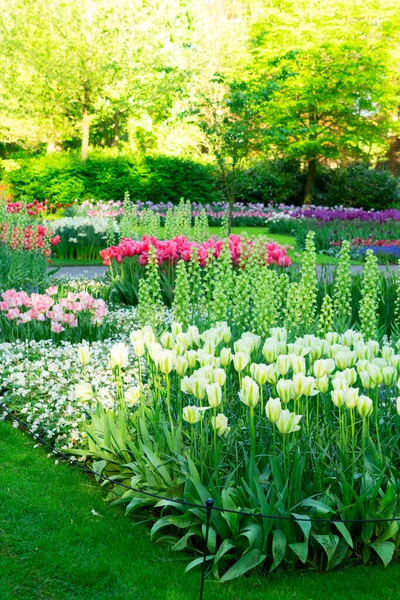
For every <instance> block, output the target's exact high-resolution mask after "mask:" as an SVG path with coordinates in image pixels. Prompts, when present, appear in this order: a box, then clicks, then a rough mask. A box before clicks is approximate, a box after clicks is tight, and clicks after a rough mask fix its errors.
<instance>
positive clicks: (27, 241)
mask: <svg viewBox="0 0 400 600" xmlns="http://www.w3.org/2000/svg"><path fill="white" fill-rule="evenodd" d="M60 240H61V238H60V236H59V235H56V236H55V237H53V238H52V237H51V236H50V233H49V231H48V230H47V229H46V227H45V226H44V225H28V226H27V227H10V226H9V224H8V223H0V243H2V242H3V243H6V244H8V245H9V246H10V248H12V249H13V250H29V251H31V250H40V251H41V253H42V254H43V256H50V255H51V246H57V244H59V243H60Z"/></svg>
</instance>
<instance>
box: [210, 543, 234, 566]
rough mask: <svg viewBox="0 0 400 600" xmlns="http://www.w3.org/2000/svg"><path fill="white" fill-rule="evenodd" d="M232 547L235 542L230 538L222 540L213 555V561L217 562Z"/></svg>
mask: <svg viewBox="0 0 400 600" xmlns="http://www.w3.org/2000/svg"><path fill="white" fill-rule="evenodd" d="M232 548H235V544H234V543H233V542H232V541H231V540H224V541H223V542H222V544H221V545H220V547H219V549H218V552H217V554H216V555H215V560H214V563H217V562H218V561H219V560H220V559H221V558H222V557H223V556H224V554H226V553H227V552H229V550H232Z"/></svg>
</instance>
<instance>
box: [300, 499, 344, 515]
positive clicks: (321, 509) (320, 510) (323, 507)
mask: <svg viewBox="0 0 400 600" xmlns="http://www.w3.org/2000/svg"><path fill="white" fill-rule="evenodd" d="M299 506H309V507H310V508H316V509H317V510H316V514H317V515H321V516H322V515H328V514H329V513H334V512H335V511H334V510H333V509H332V508H331V507H330V506H328V505H327V504H324V503H323V502H320V501H319V500H313V499H312V498H307V500H304V501H303V502H301V503H300V504H299Z"/></svg>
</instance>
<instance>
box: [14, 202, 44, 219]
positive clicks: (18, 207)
mask: <svg viewBox="0 0 400 600" xmlns="http://www.w3.org/2000/svg"><path fill="white" fill-rule="evenodd" d="M48 203H49V201H48V200H45V201H44V202H39V201H38V200H34V201H33V202H29V204H25V203H24V202H12V201H11V200H8V202H7V212H8V213H13V214H15V213H20V212H21V211H22V210H24V209H25V208H26V212H27V213H28V215H31V216H34V215H40V214H43V213H45V212H47V210H48V208H49V207H48Z"/></svg>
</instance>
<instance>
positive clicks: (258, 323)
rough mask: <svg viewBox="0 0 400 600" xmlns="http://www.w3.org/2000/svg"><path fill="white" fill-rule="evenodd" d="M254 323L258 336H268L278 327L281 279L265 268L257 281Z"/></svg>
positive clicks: (260, 270)
mask: <svg viewBox="0 0 400 600" xmlns="http://www.w3.org/2000/svg"><path fill="white" fill-rule="evenodd" d="M254 287H255V293H254V299H253V302H254V307H253V314H254V317H253V323H254V331H255V332H256V333H257V334H258V335H262V336H267V335H268V334H269V330H270V329H271V327H274V326H275V325H277V321H278V305H279V279H278V275H277V274H276V272H275V271H272V270H271V269H270V268H269V267H267V266H264V267H261V268H260V269H259V272H258V276H257V279H256V280H255V286H254Z"/></svg>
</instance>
